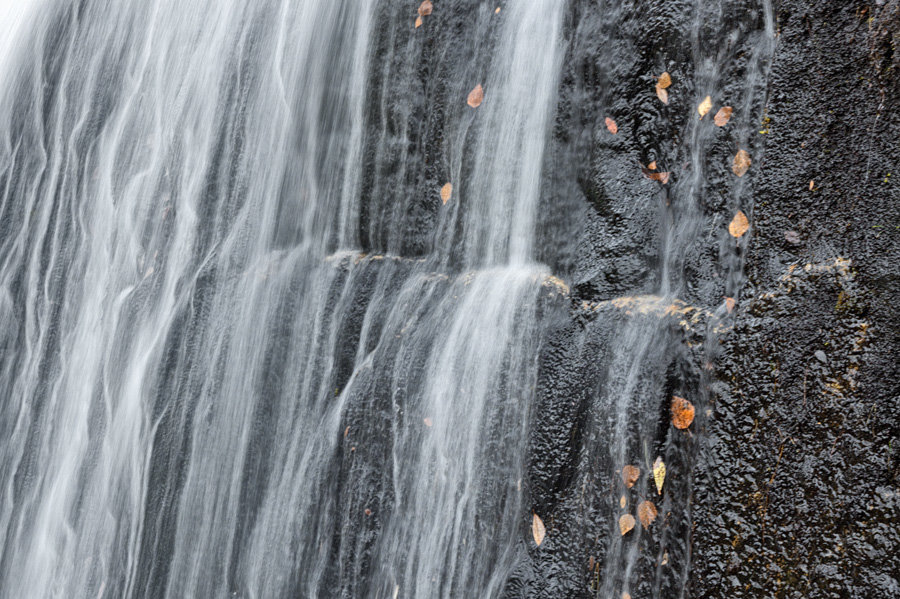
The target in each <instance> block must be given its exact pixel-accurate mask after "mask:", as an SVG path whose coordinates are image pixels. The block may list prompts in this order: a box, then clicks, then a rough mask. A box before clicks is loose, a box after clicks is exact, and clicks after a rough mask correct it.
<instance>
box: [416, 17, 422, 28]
mask: <svg viewBox="0 0 900 599" xmlns="http://www.w3.org/2000/svg"><path fill="white" fill-rule="evenodd" d="M421 26H422V17H416V29H418V28H419V27H421Z"/></svg>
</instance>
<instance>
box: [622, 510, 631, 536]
mask: <svg viewBox="0 0 900 599" xmlns="http://www.w3.org/2000/svg"><path fill="white" fill-rule="evenodd" d="M632 528H634V516H632V515H631V514H622V516H621V517H620V518H619V531H620V532H621V533H622V535H623V536H624V535H627V534H628V533H629V532H630V531H631V529H632Z"/></svg>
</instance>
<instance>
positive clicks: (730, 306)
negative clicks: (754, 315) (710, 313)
mask: <svg viewBox="0 0 900 599" xmlns="http://www.w3.org/2000/svg"><path fill="white" fill-rule="evenodd" d="M736 304H737V302H735V301H734V298H733V297H726V298H725V309H726V310H728V313H729V314H731V313H732V312H734V306H735V305H736Z"/></svg>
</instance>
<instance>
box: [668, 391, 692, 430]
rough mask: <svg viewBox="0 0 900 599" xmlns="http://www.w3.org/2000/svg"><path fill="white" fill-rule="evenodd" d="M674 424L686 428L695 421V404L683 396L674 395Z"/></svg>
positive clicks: (681, 428)
mask: <svg viewBox="0 0 900 599" xmlns="http://www.w3.org/2000/svg"><path fill="white" fill-rule="evenodd" d="M671 409H672V425H673V426H674V427H675V428H677V429H680V430H684V429H686V428H687V427H689V426H690V425H691V423H692V422H693V421H694V404H692V403H691V402H689V401H688V400H686V399H685V398H683V397H678V396H677V395H673V396H672V405H671Z"/></svg>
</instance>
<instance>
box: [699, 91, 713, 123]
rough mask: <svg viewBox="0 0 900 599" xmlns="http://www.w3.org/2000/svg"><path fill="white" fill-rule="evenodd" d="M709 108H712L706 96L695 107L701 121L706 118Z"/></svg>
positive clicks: (710, 101)
mask: <svg viewBox="0 0 900 599" xmlns="http://www.w3.org/2000/svg"><path fill="white" fill-rule="evenodd" d="M710 108H712V98H710V97H709V96H706V97H705V98H703V101H702V102H700V105H699V106H697V112H699V113H700V118H701V119H702V118H703V117H705V116H706V113H707V112H709V109H710Z"/></svg>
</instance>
